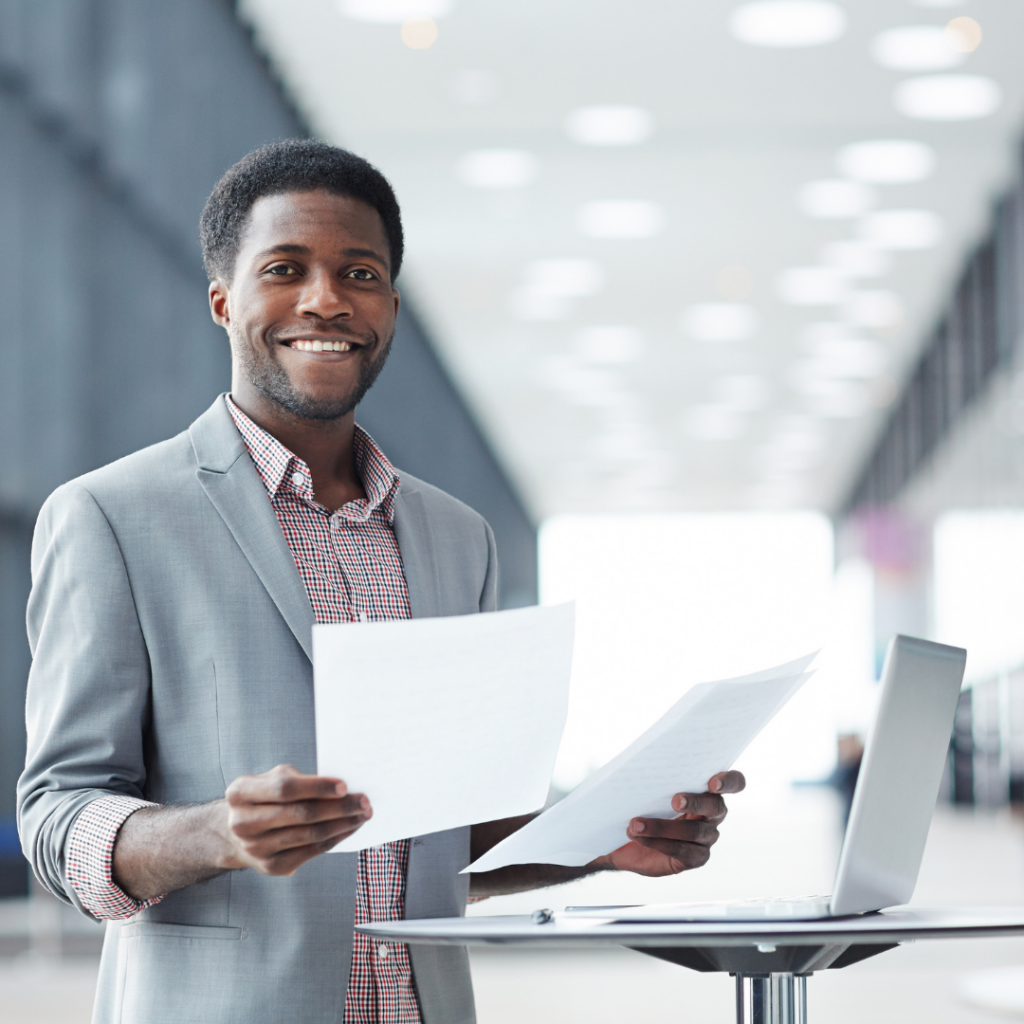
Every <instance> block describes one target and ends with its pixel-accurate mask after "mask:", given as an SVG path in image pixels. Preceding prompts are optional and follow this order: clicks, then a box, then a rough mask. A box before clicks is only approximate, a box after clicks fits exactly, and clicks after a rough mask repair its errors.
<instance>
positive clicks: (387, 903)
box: [67, 398, 420, 1024]
mask: <svg viewBox="0 0 1024 1024" xmlns="http://www.w3.org/2000/svg"><path fill="white" fill-rule="evenodd" d="M225 401H226V402H227V407H228V411H229V412H230V413H231V417H232V419H233V420H234V422H235V425H236V426H237V427H238V430H239V433H240V434H241V435H242V439H243V441H244V442H245V445H246V448H247V449H248V451H249V454H250V456H251V457H252V460H253V463H254V464H255V466H256V471H257V472H258V473H259V475H260V478H261V479H262V481H263V483H264V486H265V487H266V489H267V494H268V496H269V498H270V503H271V506H272V507H273V509H274V512H275V513H276V515H277V518H278V522H280V524H281V529H282V530H283V531H284V535H285V540H286V541H287V542H288V547H289V548H290V550H291V552H292V555H293V557H294V558H295V564H296V566H297V567H298V570H299V575H300V576H301V578H302V582H303V584H304V585H305V587H306V593H307V594H308V595H309V600H310V604H312V606H313V612H314V614H315V616H316V621H317V622H323V623H331V622H366V621H380V620H386V619H405V618H409V615H410V611H409V593H408V588H407V586H406V581H405V573H404V570H403V568H402V557H401V554H400V552H399V550H398V543H397V541H396V540H395V533H394V525H393V523H394V507H395V495H396V493H397V491H398V485H399V481H398V476H397V474H396V473H395V471H394V469H393V468H392V466H391V464H390V463H389V462H388V460H387V459H386V458H385V457H384V454H383V453H382V452H381V451H380V449H379V448H378V447H377V446H376V445H375V444H374V442H373V439H372V438H371V437H370V435H369V434H367V433H366V432H365V431H363V430H361V429H360V428H359V427H358V426H357V427H356V431H355V444H354V453H355V461H356V468H357V470H358V472H359V475H360V478H361V479H362V483H363V489H364V490H365V491H366V497H365V498H360V499H358V500H356V501H350V502H348V503H347V504H345V505H343V506H342V507H341V508H340V509H338V510H337V511H335V512H333V513H332V512H330V511H329V510H328V509H326V508H325V507H324V506H323V505H321V504H320V503H319V502H317V501H316V499H315V497H314V496H313V481H312V477H311V475H310V472H309V467H308V466H307V465H306V463H305V462H303V461H302V460H301V459H299V458H298V457H297V456H295V455H293V454H292V453H291V452H290V451H289V450H288V449H287V448H286V447H285V446H284V445H283V444H281V442H280V441H278V440H277V439H276V438H275V437H273V436H272V435H271V434H268V433H267V432H266V431H265V430H262V429H261V428H260V427H258V426H257V425H256V424H255V423H253V421H252V420H251V419H249V417H248V416H246V415H245V413H243V412H242V411H241V409H239V408H238V406H236V405H235V403H234V402H232V401H231V399H230V398H227V399H225ZM147 806H156V805H154V804H151V803H149V802H148V801H144V800H137V799H134V798H132V797H127V796H109V797H103V798H101V799H99V800H95V801H93V802H92V803H91V804H89V805H88V806H87V807H86V808H85V810H83V811H82V812H81V813H80V814H79V815H78V817H77V818H76V819H75V823H74V825H73V826H72V829H71V834H70V836H69V839H68V858H67V860H68V868H67V875H68V880H69V881H70V883H71V885H72V886H73V887H74V889H75V892H76V893H77V894H78V897H79V899H80V900H81V901H82V904H83V906H84V907H85V908H86V909H87V910H88V911H89V912H90V913H92V914H94V915H95V916H96V917H99V918H108V919H124V918H128V917H132V916H134V915H135V914H137V913H138V912H139V911H140V910H143V909H145V908H146V907H148V906H152V905H153V904H154V903H158V902H159V901H160V899H162V897H157V898H155V899H152V900H147V901H145V902H140V901H137V900H134V899H132V898H131V897H130V896H129V895H128V894H127V893H125V892H124V891H123V890H122V889H120V888H119V887H118V886H117V885H116V884H115V883H114V881H113V879H112V877H111V852H112V850H113V847H114V841H115V839H116V838H117V831H118V829H119V828H120V827H121V825H122V824H123V822H124V821H125V819H126V818H128V817H129V816H130V815H131V814H132V813H134V812H135V811H137V810H138V809H139V808H140V807H147ZM408 859H409V841H408V840H402V841H400V842H396V843H388V844H386V845H384V846H377V847H373V848H371V849H369V850H363V851H362V852H361V853H360V854H359V869H358V875H357V884H356V912H355V921H356V924H363V923H366V922H368V921H393V920H399V919H401V918H402V917H403V916H404V912H405V876H406V867H407V864H408ZM419 1021H420V1012H419V1005H418V1003H417V1001H416V993H415V989H414V987H413V981H412V967H411V965H410V962H409V951H408V948H407V947H406V946H403V945H392V944H386V943H377V942H373V941H371V940H370V939H368V938H367V937H366V936H363V935H360V934H358V933H356V934H355V935H354V937H353V947H352V966H351V972H350V975H349V984H348V991H347V993H346V996H345V1020H344V1024H419Z"/></svg>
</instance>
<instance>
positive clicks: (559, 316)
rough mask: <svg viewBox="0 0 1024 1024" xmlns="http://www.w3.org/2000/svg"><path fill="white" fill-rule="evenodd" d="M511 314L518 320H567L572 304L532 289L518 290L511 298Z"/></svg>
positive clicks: (558, 297)
mask: <svg viewBox="0 0 1024 1024" xmlns="http://www.w3.org/2000/svg"><path fill="white" fill-rule="evenodd" d="M509 312H510V313H511V314H512V315H513V316H514V317H515V318H516V319H517V320H527V321H531V320H539V321H555V320H567V319H568V317H569V314H570V312H572V304H571V303H570V302H569V300H568V299H564V298H561V297H560V296H558V295H545V294H544V293H543V292H537V291H534V290H533V289H531V288H517V289H516V290H515V291H514V292H512V295H511V296H510V298H509Z"/></svg>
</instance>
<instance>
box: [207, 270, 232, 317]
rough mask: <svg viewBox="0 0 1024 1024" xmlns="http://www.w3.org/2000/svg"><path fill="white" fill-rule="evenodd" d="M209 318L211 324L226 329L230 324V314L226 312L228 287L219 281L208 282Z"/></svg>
mask: <svg viewBox="0 0 1024 1024" xmlns="http://www.w3.org/2000/svg"><path fill="white" fill-rule="evenodd" d="M209 297H210V316H212V317H213V322H214V323H215V324H217V325H218V326H220V327H224V328H226V327H228V325H229V324H230V323H231V314H230V312H229V310H228V287H227V285H226V284H224V282H223V281H221V280H219V279H218V280H216V281H211V282H210V290H209Z"/></svg>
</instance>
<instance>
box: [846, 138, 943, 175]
mask: <svg viewBox="0 0 1024 1024" xmlns="http://www.w3.org/2000/svg"><path fill="white" fill-rule="evenodd" d="M836 166H837V167H838V168H839V172H840V173H841V174H845V175H846V176H847V177H848V178H856V179H858V180H860V181H872V182H876V183H877V184H879V185H896V184H904V183H906V182H912V181H923V180H924V179H925V178H927V177H929V176H930V175H931V173H932V171H934V170H935V150H933V149H932V148H931V146H926V145H925V144H924V143H923V142H913V141H911V140H910V139H875V140H872V141H870V142H855V143H853V145H850V146H844V147H843V148H842V149H841V150H839V154H838V156H837V157H836Z"/></svg>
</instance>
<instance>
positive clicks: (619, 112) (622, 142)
mask: <svg viewBox="0 0 1024 1024" xmlns="http://www.w3.org/2000/svg"><path fill="white" fill-rule="evenodd" d="M565 130H566V133H567V134H568V136H569V138H570V139H572V140H573V142H582V143H584V144H585V145H588V146H636V145H638V144H639V143H641V142H646V141H647V140H648V139H649V138H650V137H651V135H652V134H653V133H654V116H653V115H652V114H651V112H650V111H649V110H644V109H643V108H642V107H629V106H625V105H610V106H605V107H580V108H579V109H578V110H574V111H573V112H572V113H571V114H570V115H569V116H568V117H567V118H566V121H565Z"/></svg>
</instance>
